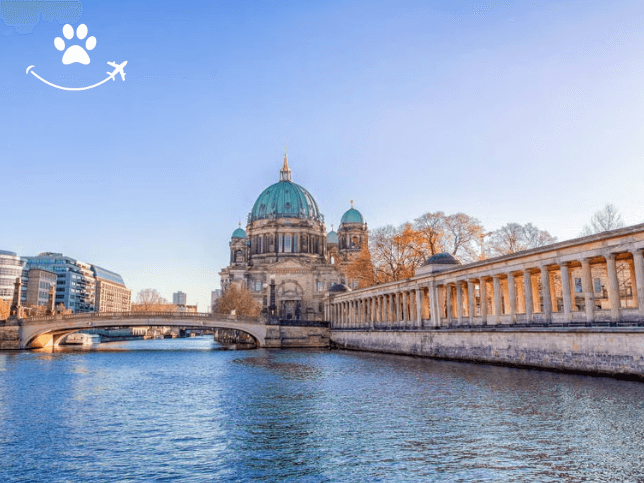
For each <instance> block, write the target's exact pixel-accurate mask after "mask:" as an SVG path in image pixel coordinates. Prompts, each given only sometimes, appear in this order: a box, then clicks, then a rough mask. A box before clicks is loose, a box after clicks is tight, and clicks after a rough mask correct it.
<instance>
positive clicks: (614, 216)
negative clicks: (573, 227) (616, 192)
mask: <svg viewBox="0 0 644 483" xmlns="http://www.w3.org/2000/svg"><path fill="white" fill-rule="evenodd" d="M623 226H624V220H623V219H622V215H620V214H619V211H618V210H617V207H616V206H615V205H613V204H612V203H606V205H604V207H603V208H602V209H601V210H598V211H596V212H595V214H594V215H593V216H592V217H591V218H590V222H589V223H588V225H584V228H583V230H582V231H581V236H588V235H594V234H595V233H601V232H603V231H609V230H615V229H617V228H621V227H623Z"/></svg>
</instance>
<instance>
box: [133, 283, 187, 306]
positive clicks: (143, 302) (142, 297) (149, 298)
mask: <svg viewBox="0 0 644 483" xmlns="http://www.w3.org/2000/svg"><path fill="white" fill-rule="evenodd" d="M176 310H177V306H176V305H174V304H171V303H169V302H168V300H167V299H165V298H163V297H162V296H161V294H160V293H159V291H158V290H157V289H155V288H144V289H143V290H139V292H138V293H137V294H136V299H135V303H133V304H132V311H133V312H174V311H176Z"/></svg>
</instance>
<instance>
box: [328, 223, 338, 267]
mask: <svg viewBox="0 0 644 483" xmlns="http://www.w3.org/2000/svg"><path fill="white" fill-rule="evenodd" d="M326 259H327V262H329V263H330V264H331V265H335V264H336V263H338V234H337V233H336V232H335V231H334V230H333V225H331V231H330V232H329V233H327V234H326Z"/></svg>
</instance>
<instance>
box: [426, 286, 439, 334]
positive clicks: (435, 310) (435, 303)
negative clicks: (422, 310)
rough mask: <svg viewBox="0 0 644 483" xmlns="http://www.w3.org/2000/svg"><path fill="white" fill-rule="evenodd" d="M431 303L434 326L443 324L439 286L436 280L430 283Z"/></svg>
mask: <svg viewBox="0 0 644 483" xmlns="http://www.w3.org/2000/svg"><path fill="white" fill-rule="evenodd" d="M429 291H430V295H429V305H430V309H431V312H432V314H431V319H432V325H433V326H434V327H440V325H441V316H440V310H441V309H440V300H439V296H438V287H437V286H436V282H430V283H429Z"/></svg>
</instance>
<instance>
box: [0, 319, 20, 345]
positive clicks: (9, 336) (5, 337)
mask: <svg viewBox="0 0 644 483" xmlns="http://www.w3.org/2000/svg"><path fill="white" fill-rule="evenodd" d="M0 324H2V322H0ZM18 349H20V327H18V326H17V325H0V351H2V350H18Z"/></svg>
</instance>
